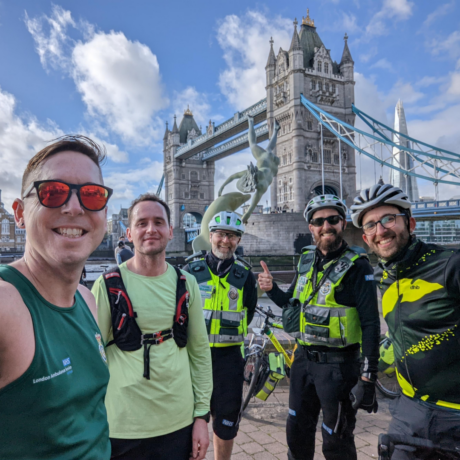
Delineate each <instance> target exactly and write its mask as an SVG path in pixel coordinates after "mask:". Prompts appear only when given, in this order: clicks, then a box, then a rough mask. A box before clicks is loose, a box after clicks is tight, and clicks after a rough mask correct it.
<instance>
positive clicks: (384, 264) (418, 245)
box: [379, 235, 425, 271]
mask: <svg viewBox="0 0 460 460" xmlns="http://www.w3.org/2000/svg"><path fill="white" fill-rule="evenodd" d="M424 244H425V243H424V242H423V241H422V240H419V239H418V238H416V237H415V236H413V235H411V237H410V239H409V242H408V243H407V245H406V247H405V248H404V249H403V250H402V251H401V253H400V254H398V255H397V256H396V257H395V258H394V259H392V260H389V261H385V260H383V259H381V260H380V261H379V265H380V267H381V268H382V270H387V271H388V270H394V269H395V268H396V266H398V267H400V268H401V269H403V268H405V267H408V266H410V265H411V264H412V262H413V261H414V259H416V258H417V255H418V254H420V251H421V250H422V248H423V246H424Z"/></svg>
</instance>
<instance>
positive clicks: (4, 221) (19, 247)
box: [0, 190, 26, 252]
mask: <svg viewBox="0 0 460 460" xmlns="http://www.w3.org/2000/svg"><path fill="white" fill-rule="evenodd" d="M0 223H1V225H2V227H1V234H0V251H10V252H23V251H24V248H25V245H26V231H25V230H24V229H21V228H17V227H16V224H15V222H14V216H13V214H11V213H9V212H8V211H7V210H6V209H5V205H4V204H3V203H2V191H1V190H0Z"/></svg>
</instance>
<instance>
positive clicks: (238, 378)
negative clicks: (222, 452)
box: [211, 346, 244, 441]
mask: <svg viewBox="0 0 460 460" xmlns="http://www.w3.org/2000/svg"><path fill="white" fill-rule="evenodd" d="M211 356H212V377H213V384H214V389H213V391H212V397H211V415H212V428H213V430H214V433H215V434H216V436H217V437H219V438H220V439H223V440H224V441H229V440H230V439H233V438H235V437H236V435H237V433H238V415H239V413H240V408H241V399H242V394H243V371H244V359H243V356H242V355H241V348H240V347H239V346H231V347H223V348H216V347H212V348H211Z"/></svg>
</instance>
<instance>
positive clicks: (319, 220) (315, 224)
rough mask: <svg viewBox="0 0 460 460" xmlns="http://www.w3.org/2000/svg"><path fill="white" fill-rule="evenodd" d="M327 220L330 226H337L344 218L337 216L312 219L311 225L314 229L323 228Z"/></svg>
mask: <svg viewBox="0 0 460 460" xmlns="http://www.w3.org/2000/svg"><path fill="white" fill-rule="evenodd" d="M326 220H327V221H328V223H329V224H330V225H337V224H338V223H339V222H340V221H341V220H342V216H339V215H338V214H337V215H335V216H329V217H317V218H316V219H312V220H311V221H310V224H311V225H313V227H322V226H323V225H324V222H325V221H326Z"/></svg>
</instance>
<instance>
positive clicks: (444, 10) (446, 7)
mask: <svg viewBox="0 0 460 460" xmlns="http://www.w3.org/2000/svg"><path fill="white" fill-rule="evenodd" d="M454 8H455V1H451V2H449V3H444V4H443V5H440V6H439V7H438V8H436V9H435V10H434V11H433V12H431V13H430V14H429V15H428V16H427V17H426V19H425V21H424V22H423V25H424V26H425V27H428V26H430V25H431V24H432V23H433V22H435V21H437V20H438V19H439V18H441V17H443V16H445V15H446V14H449V13H450V12H451V11H452V10H453V9H454Z"/></svg>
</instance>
